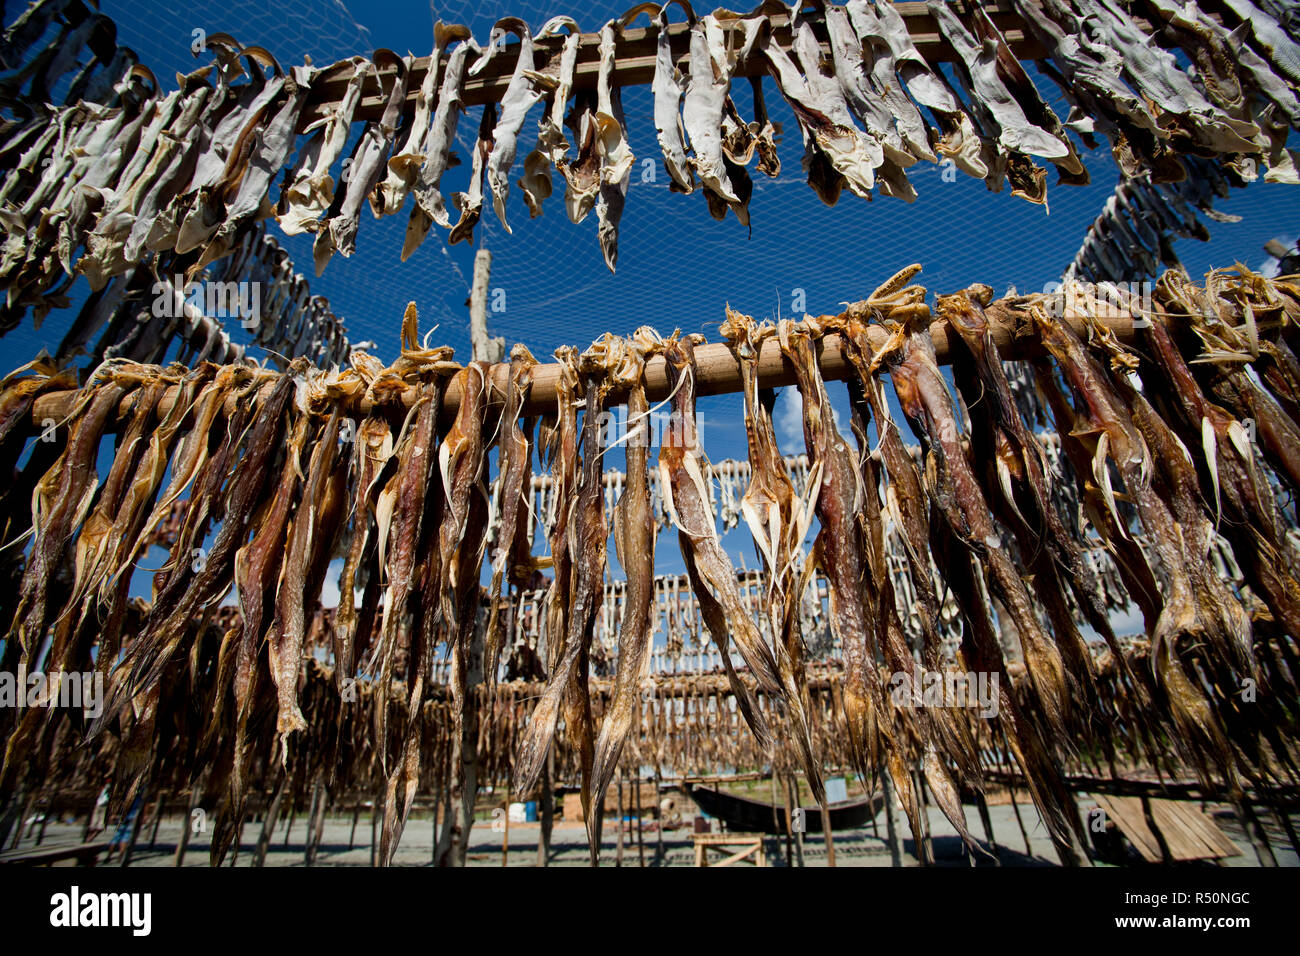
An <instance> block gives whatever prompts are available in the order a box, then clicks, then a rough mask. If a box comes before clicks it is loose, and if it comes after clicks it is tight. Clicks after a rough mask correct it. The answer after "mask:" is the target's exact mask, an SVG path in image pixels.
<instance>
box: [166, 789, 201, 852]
mask: <svg viewBox="0 0 1300 956" xmlns="http://www.w3.org/2000/svg"><path fill="white" fill-rule="evenodd" d="M202 792H203V791H202V788H201V787H199V786H198V785H197V784H195V786H194V788H193V789H192V790H191V791H190V808H189V811H188V812H187V813H186V814H185V819H184V820H183V821H181V838H180V840H179V841H178V842H177V844H176V856H175V857H174V858H173V859H172V865H173V866H184V865H185V850H186V849H187V848H188V847H189V845H190V833H191V832H192V831H193V829H194V811H195V810H196V809H198V806H199V801H200V800H201V799H202Z"/></svg>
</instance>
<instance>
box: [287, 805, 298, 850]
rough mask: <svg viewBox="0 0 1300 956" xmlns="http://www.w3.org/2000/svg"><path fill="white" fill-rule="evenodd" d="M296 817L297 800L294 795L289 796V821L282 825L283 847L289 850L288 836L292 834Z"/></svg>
mask: <svg viewBox="0 0 1300 956" xmlns="http://www.w3.org/2000/svg"><path fill="white" fill-rule="evenodd" d="M297 817H298V800H297V798H296V796H295V795H293V794H290V795H289V819H288V820H286V821H285V823H284V847H285V849H286V850H287V849H288V848H289V835H290V834H291V833H293V821H294V820H295V819H297Z"/></svg>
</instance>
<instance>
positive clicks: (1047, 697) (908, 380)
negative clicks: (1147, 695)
mask: <svg viewBox="0 0 1300 956" xmlns="http://www.w3.org/2000/svg"><path fill="white" fill-rule="evenodd" d="M891 363H892V364H891V366H890V372H891V375H892V377H893V381H894V387H895V389H896V390H897V392H898V398H899V403H900V404H901V405H902V407H903V411H904V412H906V413H907V416H908V418H910V419H911V420H912V422H913V424H914V425H915V426H916V427H917V428H918V430H919V431H920V432H921V433H922V434H923V435H924V436H925V438H926V440H927V442H928V446H927V459H928V460H927V478H929V477H930V476H931V475H933V483H931V482H930V481H927V490H928V491H929V492H930V495H931V499H932V500H933V501H934V502H935V504H936V505H937V506H938V507H939V509H940V511H941V512H942V514H943V516H944V519H945V520H946V522H947V523H948V524H949V525H950V526H951V527H952V530H953V533H954V534H956V535H957V537H958V539H959V540H961V541H962V543H963V544H964V545H965V546H966V547H967V548H969V549H970V550H971V552H972V553H973V554H974V555H976V556H977V557H978V558H979V559H980V561H981V562H983V563H985V564H986V565H987V567H988V570H989V585H990V589H991V590H992V591H993V593H994V596H996V597H998V598H1000V599H1001V600H1002V602H1003V604H1004V605H1005V606H1006V608H1007V610H1008V612H1009V613H1010V614H1011V616H1012V619H1013V620H1014V622H1015V625H1016V630H1017V633H1018V634H1019V635H1020V641H1021V644H1022V647H1023V650H1024V654H1025V662H1026V664H1027V666H1028V669H1029V674H1030V677H1031V681H1032V683H1033V686H1034V690H1035V692H1036V696H1037V697H1038V701H1039V703H1040V705H1041V706H1042V708H1043V712H1044V715H1045V717H1046V718H1047V720H1048V724H1049V726H1050V727H1051V728H1052V731H1053V733H1054V735H1055V736H1056V737H1058V738H1059V739H1062V740H1064V739H1067V735H1066V726H1067V714H1068V713H1069V711H1070V710H1071V703H1070V699H1069V695H1068V691H1067V688H1066V683H1065V665H1064V663H1063V661H1062V660H1061V655H1060V652H1059V650H1058V649H1057V647H1056V645H1055V644H1054V643H1053V642H1052V641H1051V640H1050V639H1049V638H1048V637H1047V635H1046V634H1045V633H1044V632H1043V630H1042V627H1041V626H1040V625H1039V623H1038V619H1037V617H1036V616H1035V614H1034V612H1033V605H1032V601H1031V599H1030V597H1029V594H1028V592H1027V591H1026V590H1025V585H1024V582H1023V581H1022V580H1021V579H1020V576H1019V574H1018V573H1017V572H1016V570H1015V567H1014V566H1013V565H1012V564H1011V561H1010V559H1009V557H1008V556H1007V553H1006V551H1005V550H1004V549H1003V548H1002V545H1001V535H1000V533H999V532H998V529H997V526H996V524H995V523H994V521H993V516H992V513H991V512H990V511H989V506H988V502H987V500H986V499H985V498H984V494H983V492H982V490H981V489H980V486H979V483H978V482H977V481H976V479H975V476H974V473H973V472H972V470H971V465H970V462H969V461H968V459H967V457H966V452H965V450H964V449H963V447H962V442H961V439H962V431H961V428H960V426H959V425H958V423H957V419H956V413H955V411H954V409H953V405H952V399H951V397H950V396H949V394H948V389H947V386H946V385H945V383H944V381H943V377H942V376H941V375H940V373H939V369H938V365H937V363H936V361H935V357H934V343H933V341H932V340H931V338H930V333H929V329H928V328H925V327H921V326H920V325H914V326H911V327H909V329H908V333H907V338H906V340H905V342H904V345H903V349H902V352H901V355H899V356H895V357H891Z"/></svg>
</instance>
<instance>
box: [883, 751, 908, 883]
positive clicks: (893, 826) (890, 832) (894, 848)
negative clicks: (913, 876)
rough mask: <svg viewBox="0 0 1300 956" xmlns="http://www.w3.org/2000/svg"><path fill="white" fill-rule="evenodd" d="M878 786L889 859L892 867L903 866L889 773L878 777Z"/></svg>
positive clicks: (900, 841) (901, 842)
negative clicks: (883, 806)
mask: <svg viewBox="0 0 1300 956" xmlns="http://www.w3.org/2000/svg"><path fill="white" fill-rule="evenodd" d="M880 786H881V790H882V791H883V793H884V798H885V835H886V838H887V839H888V840H889V859H890V862H891V863H892V865H894V866H902V865H903V841H902V839H900V837H899V833H898V821H897V820H896V819H895V816H894V783H893V781H892V780H890V779H889V773H888V772H885V773H882V774H881V775H880Z"/></svg>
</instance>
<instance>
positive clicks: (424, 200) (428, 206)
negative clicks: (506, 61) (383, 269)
mask: <svg viewBox="0 0 1300 956" xmlns="http://www.w3.org/2000/svg"><path fill="white" fill-rule="evenodd" d="M461 32H462V31H461V30H459V29H458V28H455V27H451V28H448V32H447V34H446V37H445V38H446V40H447V42H448V43H450V42H451V41H452V40H455V39H460V40H462V42H461V44H460V46H458V47H456V49H455V50H453V51H452V53H451V56H450V57H448V58H447V69H446V72H445V73H444V74H443V79H442V86H441V88H440V89H439V90H438V108H437V109H436V110H435V111H434V114H433V122H432V123H431V124H430V125H429V134H428V137H427V138H426V140H425V142H424V144H423V146H422V149H421V153H422V154H423V156H424V161H423V163H421V165H420V169H419V172H418V173H417V174H416V177H415V185H414V186H413V187H412V189H411V193H412V195H413V196H414V197H415V202H414V204H413V205H412V206H411V218H410V219H409V220H408V222H407V224H406V239H405V241H404V242H403V244H402V261H403V262H405V261H406V260H407V259H408V258H409V257H410V255H411V253H413V252H414V251H415V250H416V249H417V248H418V247H419V245H420V243H422V242H424V237H425V236H426V235H428V232H429V226H430V225H431V224H432V223H435V222H436V223H437V224H438V225H440V226H442V227H444V228H450V226H451V218H450V217H449V216H448V215H447V205H446V202H445V201H444V200H443V196H442V175H443V173H445V172H446V171H447V169H448V167H449V166H450V165H451V144H452V140H453V139H454V138H455V136H456V124H457V122H458V120H459V119H460V111H461V102H462V101H461V87H462V84H463V82H464V78H465V62H466V61H467V60H468V59H469V54H470V52H471V51H477V50H478V45H477V44H476V43H475V42H474V40H473V38H472V37H469V36H463V37H462V36H461Z"/></svg>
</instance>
